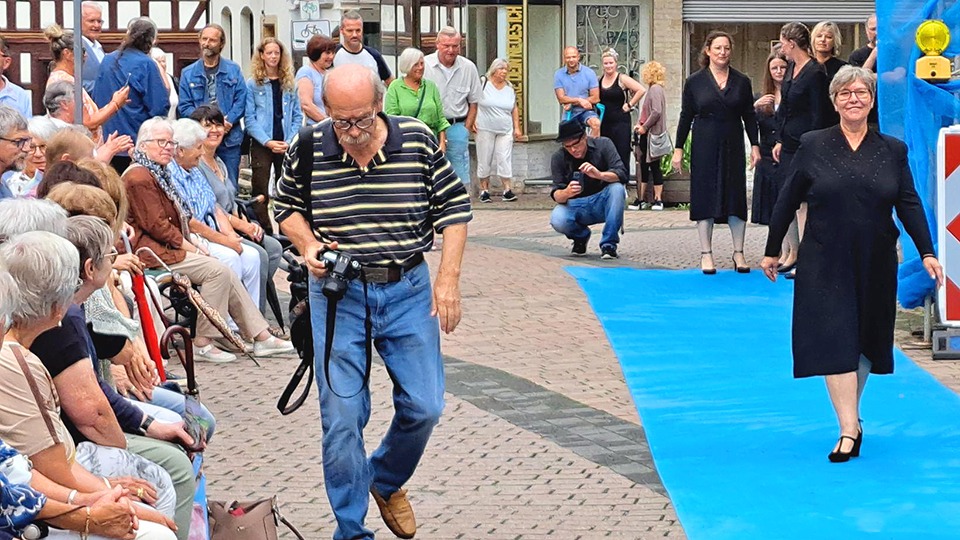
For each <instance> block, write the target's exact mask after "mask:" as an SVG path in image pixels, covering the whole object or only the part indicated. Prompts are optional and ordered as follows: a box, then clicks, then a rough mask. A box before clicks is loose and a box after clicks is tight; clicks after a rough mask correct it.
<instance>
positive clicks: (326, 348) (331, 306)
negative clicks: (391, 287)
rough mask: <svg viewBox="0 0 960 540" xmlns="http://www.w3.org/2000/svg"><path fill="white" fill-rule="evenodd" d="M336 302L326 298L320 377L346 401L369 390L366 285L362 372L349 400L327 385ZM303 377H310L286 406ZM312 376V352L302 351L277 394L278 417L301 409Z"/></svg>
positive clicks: (370, 325)
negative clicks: (298, 360) (300, 391)
mask: <svg viewBox="0 0 960 540" xmlns="http://www.w3.org/2000/svg"><path fill="white" fill-rule="evenodd" d="M338 302H339V301H338V300H334V299H332V298H327V321H326V339H325V340H324V344H323V376H324V379H325V380H326V383H327V386H328V387H329V388H330V391H331V392H333V393H334V395H336V396H337V397H339V398H341V399H349V398H352V397H355V396H356V395H358V394H359V393H360V392H362V391H363V390H364V389H365V388H367V387H368V386H369V384H370V370H371V368H372V367H373V337H372V335H373V321H372V320H371V318H370V303H369V302H368V301H367V283H366V282H364V283H363V304H364V310H365V316H364V320H363V332H364V336H363V340H364V345H365V349H366V356H367V358H366V368H365V370H364V373H363V384H361V385H360V389H359V390H357V391H356V392H354V393H353V394H352V395H349V396H344V395H342V394H340V393H338V392H337V391H336V390H334V388H333V383H331V382H330V354H331V352H332V351H333V336H334V333H335V330H336V324H337V303H338ZM307 373H309V374H310V377H309V378H308V379H307V386H306V388H304V389H303V392H302V393H301V394H300V395H299V396H298V397H297V399H295V400H294V401H293V404H291V405H289V406H288V405H287V404H288V403H290V398H291V396H293V391H294V390H296V389H297V386H299V385H300V382H301V381H303V377H304V375H306V374H307ZM314 373H315V372H314V367H313V351H312V350H309V351H303V358H302V359H301V360H300V365H299V366H297V369H296V371H294V373H293V376H292V377H290V382H288V383H287V387H286V388H284V389H283V393H282V394H280V399H279V401H277V410H279V411H280V414H283V415H288V414H290V413H292V412H294V411H296V410H297V409H299V408H300V407H301V406H302V405H303V403H304V402H305V401H306V400H307V396H308V395H310V386H311V385H313V378H314Z"/></svg>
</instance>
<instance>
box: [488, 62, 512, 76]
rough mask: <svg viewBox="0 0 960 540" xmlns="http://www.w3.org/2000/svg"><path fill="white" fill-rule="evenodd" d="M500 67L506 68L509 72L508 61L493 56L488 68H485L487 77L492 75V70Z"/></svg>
mask: <svg viewBox="0 0 960 540" xmlns="http://www.w3.org/2000/svg"><path fill="white" fill-rule="evenodd" d="M500 68H507V71H508V72H509V71H510V64H509V62H507V61H506V60H504V59H503V58H494V59H493V62H490V68H489V69H487V79H489V78H490V76H491V75H493V72H494V71H496V70H498V69H500Z"/></svg>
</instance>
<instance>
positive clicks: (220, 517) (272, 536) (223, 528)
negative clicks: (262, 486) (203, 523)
mask: <svg viewBox="0 0 960 540" xmlns="http://www.w3.org/2000/svg"><path fill="white" fill-rule="evenodd" d="M207 511H208V512H209V513H210V540H277V538H278V536H277V522H278V521H279V522H280V523H283V524H284V525H286V526H287V528H289V529H290V532H292V533H293V534H294V536H296V537H297V538H298V539H299V540H304V538H303V535H301V534H300V531H298V530H297V528H296V527H294V526H293V525H292V524H291V523H290V522H289V521H287V519H286V518H285V517H283V515H281V514H280V508H279V507H278V506H277V497H276V496H273V497H270V498H269V499H260V500H259V501H251V502H237V501H234V502H232V503H229V504H228V503H226V502H223V501H208V502H207Z"/></svg>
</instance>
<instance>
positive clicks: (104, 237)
mask: <svg viewBox="0 0 960 540" xmlns="http://www.w3.org/2000/svg"><path fill="white" fill-rule="evenodd" d="M64 237H65V238H66V239H67V240H69V241H70V243H71V244H73V247H75V248H77V252H78V253H79V256H80V264H79V266H77V268H78V269H79V270H80V277H81V278H83V265H84V263H86V262H87V259H90V260H91V261H93V265H94V266H95V267H99V266H100V263H102V262H103V257H104V255H106V253H107V251H109V250H110V246H112V245H113V239H114V236H113V229H111V228H110V226H109V225H107V222H106V221H104V220H102V219H100V218H98V217H94V216H73V217H71V218H69V219H67V232H66V234H65V235H64Z"/></svg>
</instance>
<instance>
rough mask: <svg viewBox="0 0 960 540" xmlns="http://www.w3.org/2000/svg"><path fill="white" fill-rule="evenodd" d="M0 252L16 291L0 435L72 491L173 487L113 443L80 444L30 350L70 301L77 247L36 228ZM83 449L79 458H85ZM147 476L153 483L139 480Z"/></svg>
mask: <svg viewBox="0 0 960 540" xmlns="http://www.w3.org/2000/svg"><path fill="white" fill-rule="evenodd" d="M0 257H2V258H3V260H4V261H5V262H6V264H7V268H8V271H9V273H10V276H11V277H12V278H13V280H14V282H15V283H16V287H17V289H18V290H19V295H20V301H19V302H18V304H17V307H16V308H15V309H14V311H13V313H12V316H11V317H10V320H11V321H12V325H11V326H10V329H9V330H8V331H7V333H6V335H5V336H4V343H3V346H2V348H0V404H2V406H0V437H3V439H4V441H5V442H6V443H7V444H9V445H10V446H12V447H13V448H15V449H17V451H19V452H20V453H23V454H24V455H26V456H27V457H29V458H30V461H31V462H32V463H33V466H34V467H35V468H36V470H37V471H38V472H39V473H41V474H42V475H44V476H45V477H47V478H49V479H50V480H52V481H54V482H56V483H58V484H60V485H62V486H64V487H66V488H67V489H70V490H76V491H77V494H76V495H79V494H95V495H97V496H98V498H99V496H102V495H103V491H104V487H106V488H107V489H108V490H109V489H112V486H113V485H121V486H123V487H124V489H127V490H130V491H131V492H132V493H133V494H135V495H138V496H139V495H143V497H139V498H140V499H141V500H142V499H152V498H154V497H156V496H157V491H156V490H155V488H154V487H153V485H158V487H160V488H161V489H162V490H163V492H164V495H166V493H167V492H169V491H170V490H171V487H170V479H169V475H167V473H166V472H165V471H163V469H161V468H160V467H158V466H157V465H155V464H152V463H150V462H149V461H147V460H145V459H143V458H140V457H138V456H135V455H133V454H130V453H129V452H126V451H125V450H121V449H119V448H112V449H104V448H102V447H98V446H97V445H93V444H91V443H87V442H85V443H81V444H80V445H79V446H80V447H79V448H78V446H77V445H76V444H75V442H74V439H73V437H72V435H71V434H70V431H69V430H68V429H67V427H66V425H65V424H64V422H63V420H62V417H61V411H60V395H59V393H58V391H57V388H56V386H55V385H54V384H53V382H52V377H51V376H50V373H49V372H48V371H47V369H46V367H44V365H43V363H41V362H40V360H39V359H38V358H37V357H36V356H35V355H34V354H33V353H32V352H31V351H30V349H29V348H30V346H32V345H33V343H34V341H35V340H36V338H37V336H39V335H40V334H42V333H43V332H45V331H47V330H49V329H51V328H54V327H55V326H57V325H58V324H59V323H60V321H61V319H62V318H63V316H64V314H65V313H66V310H67V309H68V307H69V306H70V305H71V303H72V302H73V297H74V294H75V292H76V290H77V288H78V274H79V272H78V270H79V268H80V256H79V254H78V252H77V249H76V248H75V247H73V245H72V244H71V243H70V242H69V241H67V240H65V239H64V238H61V237H59V236H57V235H56V234H53V233H50V232H46V231H35V232H28V233H24V234H20V235H17V236H16V237H14V238H11V239H9V240H6V241H5V242H4V243H3V245H2V246H0ZM91 270H94V269H93V268H92V267H91ZM38 410H39V413H40V414H37V412H38ZM81 456H84V457H85V460H84V462H83V464H81V462H80V459H81ZM89 469H96V470H97V471H98V472H99V473H100V475H102V476H97V475H94V474H92V473H91V472H90V470H89ZM117 474H120V475H137V477H136V478H133V477H131V476H119V477H118V476H115V475H117ZM146 476H149V477H150V478H151V480H153V485H151V483H150V482H146V481H144V480H142V479H141V478H143V477H146ZM108 477H109V478H108ZM161 486H165V487H161ZM71 494H72V491H71ZM76 495H74V496H76ZM69 498H70V497H68V499H69ZM171 510H172V508H171ZM134 511H135V512H136V515H137V517H138V518H139V519H140V520H144V521H152V522H154V523H158V524H160V525H163V526H166V527H167V528H169V529H171V530H172V529H173V528H174V527H175V526H174V524H173V521H172V520H170V519H169V518H168V517H167V516H165V515H164V514H161V513H160V512H158V511H157V510H154V509H152V508H150V507H147V506H144V505H140V504H137V505H135V506H134Z"/></svg>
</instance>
